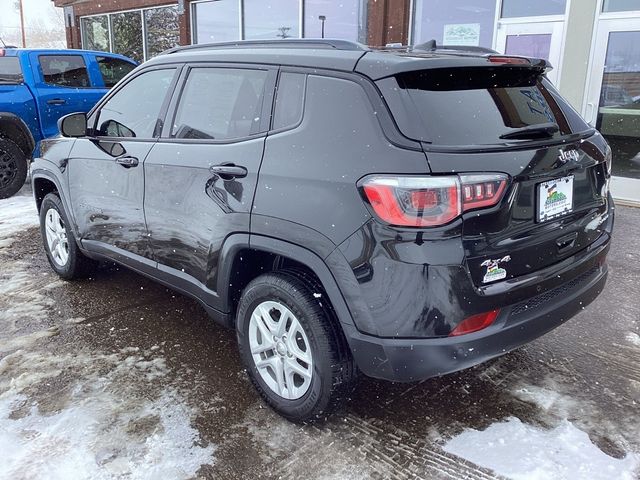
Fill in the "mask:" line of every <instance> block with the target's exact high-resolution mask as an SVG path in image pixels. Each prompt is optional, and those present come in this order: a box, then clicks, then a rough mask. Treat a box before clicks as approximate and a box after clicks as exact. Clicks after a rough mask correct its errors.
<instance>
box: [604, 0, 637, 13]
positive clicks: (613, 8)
mask: <svg viewBox="0 0 640 480" xmlns="http://www.w3.org/2000/svg"><path fill="white" fill-rule="evenodd" d="M634 10H637V11H640V0H604V3H603V4H602V11H603V12H630V11H634Z"/></svg>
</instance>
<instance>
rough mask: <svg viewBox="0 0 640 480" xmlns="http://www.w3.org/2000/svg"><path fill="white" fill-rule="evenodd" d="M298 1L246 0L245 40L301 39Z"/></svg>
mask: <svg viewBox="0 0 640 480" xmlns="http://www.w3.org/2000/svg"><path fill="white" fill-rule="evenodd" d="M299 8H300V2H299V1H298V0H278V1H277V2H265V1H264V0H244V38H245V39H246V40H268V39H278V38H281V39H285V38H299V37H300V12H299Z"/></svg>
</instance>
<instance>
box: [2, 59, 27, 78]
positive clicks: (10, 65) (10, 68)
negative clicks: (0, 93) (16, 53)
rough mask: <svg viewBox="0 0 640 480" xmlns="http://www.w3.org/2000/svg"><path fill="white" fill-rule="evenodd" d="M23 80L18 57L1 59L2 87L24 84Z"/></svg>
mask: <svg viewBox="0 0 640 480" xmlns="http://www.w3.org/2000/svg"><path fill="white" fill-rule="evenodd" d="M22 80H23V78H22V68H21V67H20V60H18V57H0V85H3V84H4V85H6V84H17V83H22Z"/></svg>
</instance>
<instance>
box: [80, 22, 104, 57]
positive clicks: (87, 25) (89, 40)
mask: <svg viewBox="0 0 640 480" xmlns="http://www.w3.org/2000/svg"><path fill="white" fill-rule="evenodd" d="M80 27H81V28H82V39H83V42H84V48H86V49H87V50H100V51H103V52H108V51H110V50H111V46H110V45H109V18H108V17H107V16H106V15H101V16H99V17H85V18H82V19H81V20H80Z"/></svg>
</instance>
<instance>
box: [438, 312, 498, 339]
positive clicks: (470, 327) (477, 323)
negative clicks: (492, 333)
mask: <svg viewBox="0 0 640 480" xmlns="http://www.w3.org/2000/svg"><path fill="white" fill-rule="evenodd" d="M499 313H500V310H491V311H490V312H485V313H480V314H478V315H474V316H472V317H469V318H466V319H464V320H463V321H462V322H460V323H459V324H458V326H457V327H456V328H454V329H453V331H452V332H451V333H450V334H449V336H450V337H456V336H458V335H465V334H467V333H473V332H477V331H479V330H482V329H483V328H487V327H488V326H489V325H491V324H492V323H493V322H495V320H496V318H498V314H499Z"/></svg>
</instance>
